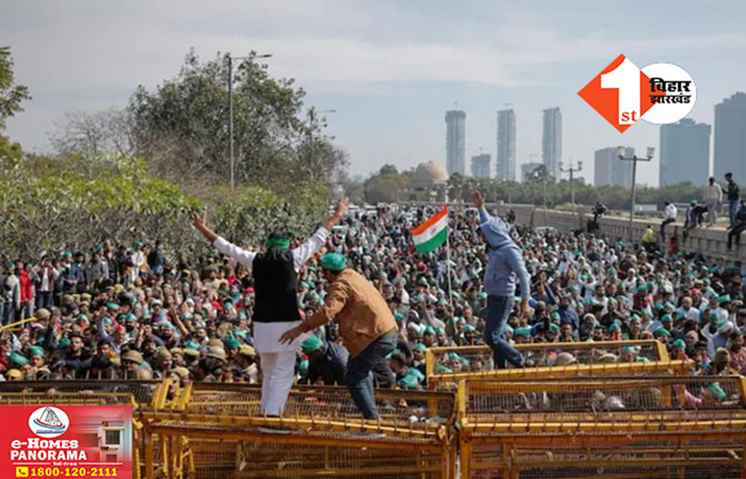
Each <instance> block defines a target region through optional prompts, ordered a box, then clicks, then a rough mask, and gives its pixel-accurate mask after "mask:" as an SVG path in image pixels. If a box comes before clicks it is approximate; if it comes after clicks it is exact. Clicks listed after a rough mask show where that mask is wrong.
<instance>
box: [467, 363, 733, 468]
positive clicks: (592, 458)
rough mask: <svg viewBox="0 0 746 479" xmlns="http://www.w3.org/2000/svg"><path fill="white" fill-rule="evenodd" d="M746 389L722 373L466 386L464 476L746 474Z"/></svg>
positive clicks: (482, 383) (469, 384)
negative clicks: (707, 375)
mask: <svg viewBox="0 0 746 479" xmlns="http://www.w3.org/2000/svg"><path fill="white" fill-rule="evenodd" d="M745 391H746V389H745V388H744V379H743V378H741V377H723V376H717V377H692V376H686V377H671V376H661V377H647V378H639V377H625V378H584V379H576V380H566V381H561V380H541V381H515V382H506V381H500V382H488V381H462V382H461V383H460V384H459V390H458V394H457V396H458V398H459V399H458V401H457V407H458V409H459V413H458V415H459V420H458V429H459V443H460V458H461V471H462V477H464V478H487V477H489V478H495V477H500V478H518V477H521V478H533V477H537V478H538V477H572V478H581V477H583V478H586V477H587V478H591V477H607V478H608V477H613V478H621V477H675V478H678V477H692V478H693V477H718V478H720V477H746V409H745V408H744V406H745V402H746V401H745V398H746V395H745V394H744V392H745Z"/></svg>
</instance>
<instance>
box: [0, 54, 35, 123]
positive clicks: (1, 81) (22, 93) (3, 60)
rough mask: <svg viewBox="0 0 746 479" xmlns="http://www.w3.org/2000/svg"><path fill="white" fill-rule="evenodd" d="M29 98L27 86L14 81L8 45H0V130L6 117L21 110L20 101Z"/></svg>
mask: <svg viewBox="0 0 746 479" xmlns="http://www.w3.org/2000/svg"><path fill="white" fill-rule="evenodd" d="M30 99H31V96H30V95H29V92H28V88H27V87H25V86H23V85H16V83H15V75H14V74H13V59H12V58H11V56H10V47H0V131H2V130H4V129H5V122H6V120H7V119H8V118H10V117H12V116H13V115H15V114H16V113H18V112H19V111H23V108H22V107H21V103H22V102H23V101H24V100H30Z"/></svg>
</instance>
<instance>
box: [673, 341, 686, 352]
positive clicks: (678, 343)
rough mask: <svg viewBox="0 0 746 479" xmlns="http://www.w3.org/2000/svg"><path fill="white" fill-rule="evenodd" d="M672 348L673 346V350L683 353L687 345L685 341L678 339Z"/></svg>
mask: <svg viewBox="0 0 746 479" xmlns="http://www.w3.org/2000/svg"><path fill="white" fill-rule="evenodd" d="M672 346H673V349H679V350H681V351H683V350H685V349H686V343H685V342H684V340H683V339H677V340H676V341H674V342H673V345H672Z"/></svg>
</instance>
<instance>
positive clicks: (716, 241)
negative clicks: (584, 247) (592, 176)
mask: <svg viewBox="0 0 746 479" xmlns="http://www.w3.org/2000/svg"><path fill="white" fill-rule="evenodd" d="M493 209H494V210H496V211H498V212H499V214H500V215H505V214H506V213H507V212H508V210H509V209H511V206H509V205H500V206H496V207H493ZM512 209H513V211H514V212H515V215H516V223H517V224H520V225H530V226H534V227H537V226H553V227H555V228H557V229H558V230H559V231H563V232H571V231H574V230H577V229H581V228H582V229H585V226H586V222H587V221H588V219H590V218H592V217H593V216H592V215H591V214H590V210H589V209H587V208H586V209H585V211H583V210H582V209H581V208H580V207H579V208H578V212H577V213H572V212H565V211H555V210H544V209H540V208H535V207H533V206H524V205H522V206H518V205H515V206H512ZM651 223H653V224H654V225H655V228H656V232H657V231H658V230H659V224H660V219H653V220H640V219H636V220H634V221H633V222H632V227H631V229H632V236H631V237H630V223H629V218H622V217H610V216H605V217H603V218H601V219H600V220H599V227H600V234H601V235H603V236H605V237H607V238H609V239H612V240H617V239H622V240H625V241H629V240H630V238H631V239H632V240H633V241H635V242H637V241H639V240H640V238H641V237H642V234H643V232H644V231H645V227H646V226H647V225H648V224H651ZM675 225H676V226H678V227H679V239H680V241H679V246H680V248H681V249H682V250H683V251H686V252H696V253H702V254H704V255H706V256H710V257H715V258H719V259H722V260H729V261H735V260H741V261H746V233H744V234H742V246H741V248H740V249H739V250H736V248H735V245H734V247H733V251H730V252H729V251H728V249H727V244H728V232H727V231H726V230H725V229H715V228H697V229H695V230H692V231H690V234H689V238H688V240H687V241H686V243H684V242H683V240H682V239H681V233H682V231H683V229H684V225H683V223H674V224H671V225H669V226H668V227H667V228H666V231H667V232H668V233H669V234H671V233H672V232H673V228H674V226H675Z"/></svg>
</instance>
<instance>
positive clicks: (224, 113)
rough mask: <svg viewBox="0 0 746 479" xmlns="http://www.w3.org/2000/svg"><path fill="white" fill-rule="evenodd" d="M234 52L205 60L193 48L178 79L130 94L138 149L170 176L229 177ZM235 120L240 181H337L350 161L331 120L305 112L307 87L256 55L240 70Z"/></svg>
mask: <svg viewBox="0 0 746 479" xmlns="http://www.w3.org/2000/svg"><path fill="white" fill-rule="evenodd" d="M227 60H228V57H227V56H220V55H218V56H217V57H216V58H214V59H213V60H210V61H208V62H204V63H203V62H201V61H200V59H199V58H198V57H197V56H196V55H195V54H194V52H190V53H189V54H188V55H187V57H186V60H185V63H184V65H183V67H182V68H181V71H180V73H179V74H178V76H177V77H176V78H174V79H172V80H168V81H165V82H164V83H163V84H161V85H160V86H158V87H157V88H156V90H155V91H152V92H151V91H147V90H146V89H145V88H144V87H142V86H140V87H138V89H137V90H136V91H135V93H134V94H133V95H132V97H131V98H130V103H129V108H128V109H129V114H130V115H131V120H132V125H131V126H132V137H133V140H134V145H135V148H136V151H137V152H138V154H140V155H141V156H143V157H144V158H148V160H149V161H150V162H151V163H156V162H160V163H164V162H165V167H164V168H161V170H163V172H164V173H166V174H168V173H169V172H176V173H177V174H178V175H187V176H189V177H196V176H199V177H202V178H209V179H212V180H215V181H222V182H225V181H227V180H228V179H229V178H230V168H229V158H230V156H229V140H230V131H229V118H230V115H229V114H230V109H229V96H228V78H229V71H228V61H227ZM233 68H234V72H235V75H234V77H233V80H234V81H233V106H234V108H233V112H234V113H233V118H234V138H235V155H234V156H235V173H236V180H237V182H238V183H251V184H261V185H263V186H269V187H270V188H273V189H275V188H282V186H285V185H287V184H288V183H291V182H292V181H300V180H303V181H309V180H310V181H331V179H332V175H333V173H334V171H335V169H336V168H338V167H344V166H346V158H345V157H344V155H343V154H342V153H341V152H339V151H338V150H337V149H336V148H335V147H334V146H333V145H332V144H331V142H330V141H329V139H328V138H327V137H326V136H325V135H324V134H323V129H324V127H325V124H324V119H323V117H319V116H318V115H317V114H316V113H315V111H314V110H313V109H311V110H310V111H308V113H307V115H306V116H304V115H303V114H302V108H303V97H304V96H305V92H304V91H303V90H302V89H301V88H298V87H296V86H295V84H294V81H293V80H292V79H275V78H272V77H271V76H270V75H269V73H268V71H267V66H266V65H264V64H261V63H259V59H258V58H257V57H256V55H255V54H254V53H253V52H252V53H251V54H250V55H249V56H248V57H247V58H245V59H243V60H242V61H241V62H240V63H239V64H237V65H235V66H234V67H233Z"/></svg>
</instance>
